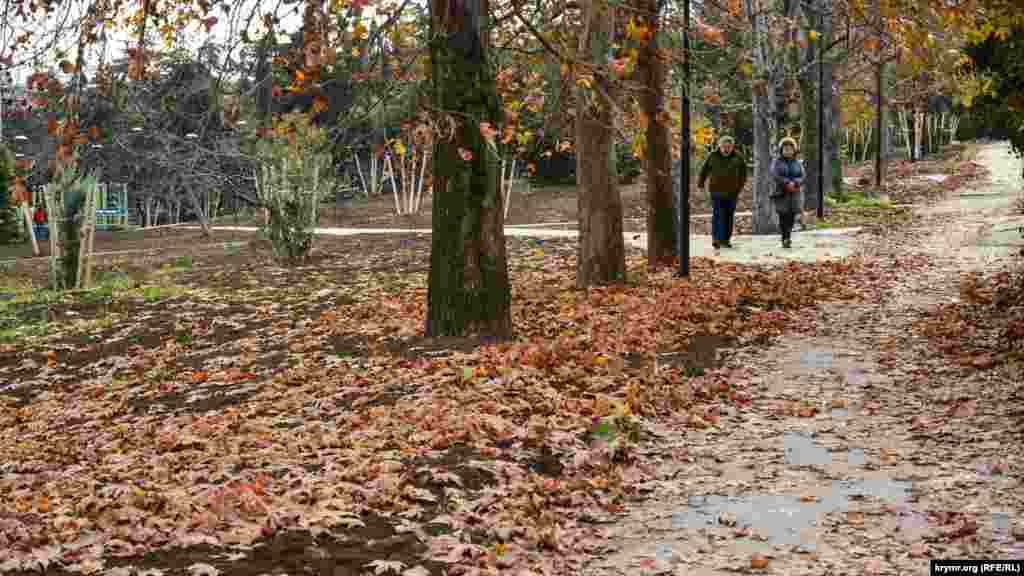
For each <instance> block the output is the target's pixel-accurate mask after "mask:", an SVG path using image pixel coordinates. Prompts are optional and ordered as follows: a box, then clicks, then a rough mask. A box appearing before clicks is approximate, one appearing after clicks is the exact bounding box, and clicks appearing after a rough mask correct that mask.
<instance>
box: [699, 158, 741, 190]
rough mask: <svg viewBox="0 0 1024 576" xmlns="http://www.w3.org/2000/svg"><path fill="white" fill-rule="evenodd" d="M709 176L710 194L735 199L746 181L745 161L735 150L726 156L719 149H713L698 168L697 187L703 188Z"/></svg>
mask: <svg viewBox="0 0 1024 576" xmlns="http://www.w3.org/2000/svg"><path fill="white" fill-rule="evenodd" d="M709 178H710V179H711V183H710V184H709V185H708V189H709V191H710V192H711V195H712V196H718V197H720V198H725V199H727V200H736V199H737V198H738V197H739V195H740V191H742V190H743V185H744V184H746V182H747V161H746V160H744V159H743V157H742V156H740V154H739V153H738V152H736V151H733V153H732V154H729V155H728V156H726V155H725V154H722V151H721V150H715V151H714V152H712V153H711V154H709V155H708V159H707V160H706V161H704V166H702V167H701V169H700V176H699V177H698V179H697V187H698V188H703V187H704V182H705V181H707V180H708V179H709Z"/></svg>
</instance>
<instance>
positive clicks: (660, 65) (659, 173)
mask: <svg viewBox="0 0 1024 576" xmlns="http://www.w3.org/2000/svg"><path fill="white" fill-rule="evenodd" d="M639 8H640V13H641V14H645V15H646V16H647V27H648V29H649V30H650V36H649V39H648V41H647V43H646V44H645V45H644V47H643V49H642V50H641V51H640V58H639V63H638V73H639V78H640V79H641V81H642V82H643V84H644V92H643V95H642V96H641V98H640V105H641V107H642V108H643V112H644V115H645V116H646V117H647V134H646V137H647V154H646V155H645V157H644V159H645V162H644V163H645V166H644V169H645V172H646V173H647V265H648V267H649V268H650V269H651V270H655V269H657V268H659V267H661V266H671V265H672V254H673V253H674V252H675V241H674V233H673V228H672V223H673V211H672V148H671V146H672V142H671V140H670V135H669V127H668V123H667V122H665V120H666V116H667V111H666V110H665V109H664V106H665V63H664V62H663V61H662V60H661V59H660V58H659V57H658V21H659V14H658V1H657V0H643V1H642V2H640V6H639Z"/></svg>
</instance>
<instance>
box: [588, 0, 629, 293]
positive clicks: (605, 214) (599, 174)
mask: <svg viewBox="0 0 1024 576" xmlns="http://www.w3.org/2000/svg"><path fill="white" fill-rule="evenodd" d="M583 13H584V27H585V30H588V32H587V33H586V34H585V35H584V36H582V37H581V38H580V54H582V55H584V57H585V58H586V60H587V61H588V62H589V63H591V64H592V65H594V73H593V85H594V88H593V89H588V88H585V87H581V88H579V89H578V90H577V93H576V186H577V189H578V190H579V193H578V194H577V198H578V203H579V234H580V236H579V249H578V251H577V260H576V286H577V288H581V289H582V288H587V287H589V286H594V285H607V284H614V283H622V282H624V281H625V278H626V243H625V239H624V238H623V236H622V198H621V197H620V196H619V187H618V173H617V169H616V163H615V127H614V121H615V116H614V110H613V108H612V102H610V101H609V99H610V98H614V97H615V92H614V87H613V85H612V83H611V82H610V81H609V80H608V77H607V67H606V64H605V63H606V62H607V55H608V47H609V45H610V43H611V35H612V25H613V20H612V17H611V14H610V7H609V6H608V4H606V3H604V1H603V0H589V2H586V3H585V5H584V6H583Z"/></svg>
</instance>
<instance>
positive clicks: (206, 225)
mask: <svg viewBox="0 0 1024 576" xmlns="http://www.w3.org/2000/svg"><path fill="white" fill-rule="evenodd" d="M188 199H189V200H190V201H191V204H192V209H193V210H195V211H196V217H197V218H199V227H200V228H202V230H203V236H210V234H211V233H212V231H211V230H210V219H209V218H208V217H207V214H206V210H205V208H204V206H203V201H202V199H201V198H200V197H199V194H198V193H197V192H196V191H195V189H194V188H192V187H189V188H188ZM178 203H179V204H180V203H181V200H180V199H179V200H178Z"/></svg>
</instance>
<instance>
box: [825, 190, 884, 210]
mask: <svg viewBox="0 0 1024 576" xmlns="http://www.w3.org/2000/svg"><path fill="white" fill-rule="evenodd" d="M825 206H826V207H828V208H834V209H840V210H841V209H848V208H852V209H865V208H876V209H881V210H888V209H892V208H893V205H892V202H889V201H888V200H880V199H878V198H873V197H871V196H868V195H866V194H864V193H863V192H847V193H844V194H841V195H839V196H831V195H830V196H826V197H825Z"/></svg>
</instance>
